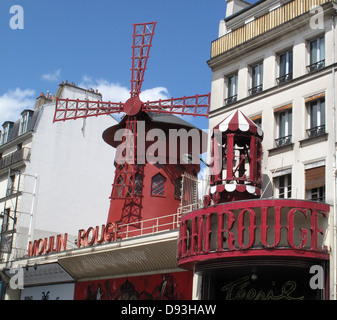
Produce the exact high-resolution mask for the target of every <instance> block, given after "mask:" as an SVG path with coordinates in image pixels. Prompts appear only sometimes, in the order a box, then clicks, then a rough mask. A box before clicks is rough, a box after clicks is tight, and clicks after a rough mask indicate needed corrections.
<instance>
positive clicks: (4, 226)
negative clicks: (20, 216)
mask: <svg viewBox="0 0 337 320" xmlns="http://www.w3.org/2000/svg"><path fill="white" fill-rule="evenodd" d="M10 211H11V209H5V212H4V213H3V216H0V218H2V219H1V220H2V223H1V232H6V231H7V230H8V226H9V217H10Z"/></svg>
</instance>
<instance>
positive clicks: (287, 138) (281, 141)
mask: <svg viewBox="0 0 337 320" xmlns="http://www.w3.org/2000/svg"><path fill="white" fill-rule="evenodd" d="M275 143H276V146H277V147H283V146H287V145H289V144H291V135H290V136H285V137H281V138H278V139H275Z"/></svg>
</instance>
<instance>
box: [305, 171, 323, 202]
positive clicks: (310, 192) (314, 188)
mask: <svg viewBox="0 0 337 320" xmlns="http://www.w3.org/2000/svg"><path fill="white" fill-rule="evenodd" d="M305 190H306V200H313V201H319V202H324V201H325V166H320V167H314V168H310V169H307V170H305Z"/></svg>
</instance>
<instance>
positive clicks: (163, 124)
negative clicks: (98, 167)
mask: <svg viewBox="0 0 337 320" xmlns="http://www.w3.org/2000/svg"><path fill="white" fill-rule="evenodd" d="M126 119H127V117H124V118H123V119H122V120H121V121H120V122H119V123H118V124H116V125H114V126H111V127H109V128H108V129H106V130H105V131H104V132H103V140H104V141H105V142H106V143H107V144H109V145H111V146H113V147H114V148H117V146H118V145H119V144H120V143H121V141H115V140H114V137H115V133H116V131H117V130H118V129H121V128H125V121H126ZM138 120H144V121H145V122H146V123H147V126H148V128H149V129H150V128H151V127H153V128H158V129H163V130H169V129H177V130H179V129H183V128H185V129H197V130H199V132H200V135H201V138H200V144H201V145H202V147H201V153H203V152H206V151H207V150H206V149H207V139H208V135H207V133H206V132H205V131H203V130H201V129H199V128H197V127H195V126H194V125H193V124H191V123H189V122H187V121H185V120H183V119H181V117H177V116H174V115H170V114H168V113H157V112H146V113H145V112H142V113H141V115H140V117H139V119H138Z"/></svg>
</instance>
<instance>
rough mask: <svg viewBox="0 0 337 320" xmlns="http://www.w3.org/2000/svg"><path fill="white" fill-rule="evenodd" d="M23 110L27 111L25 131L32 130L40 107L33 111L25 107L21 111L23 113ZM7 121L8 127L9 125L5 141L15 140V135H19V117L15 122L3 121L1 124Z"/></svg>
mask: <svg viewBox="0 0 337 320" xmlns="http://www.w3.org/2000/svg"><path fill="white" fill-rule="evenodd" d="M25 111H29V117H28V124H27V130H26V132H30V131H34V129H35V125H36V122H37V119H38V116H39V113H40V112H41V109H37V110H35V111H32V110H29V109H25V110H24V111H23V112H22V113H24V112H25ZM8 123H9V124H10V127H9V132H8V138H7V141H6V143H8V142H11V141H13V140H15V139H16V138H17V137H19V132H20V123H21V119H19V120H17V121H15V122H11V121H5V122H4V123H3V126H4V125H6V124H8ZM6 143H4V144H3V145H5V144H6Z"/></svg>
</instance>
